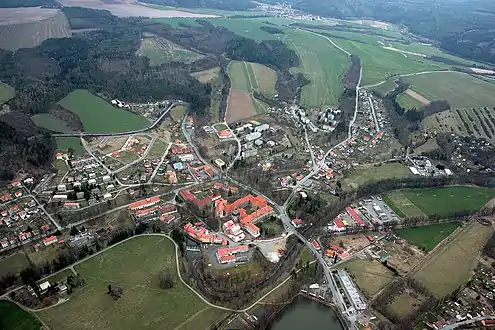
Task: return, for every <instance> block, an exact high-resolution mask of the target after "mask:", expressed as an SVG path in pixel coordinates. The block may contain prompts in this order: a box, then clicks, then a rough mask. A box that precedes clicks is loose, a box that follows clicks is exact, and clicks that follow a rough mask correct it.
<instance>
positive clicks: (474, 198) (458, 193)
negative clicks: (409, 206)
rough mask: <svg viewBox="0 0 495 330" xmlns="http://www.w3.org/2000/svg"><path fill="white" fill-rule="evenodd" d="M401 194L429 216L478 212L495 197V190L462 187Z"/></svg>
mask: <svg viewBox="0 0 495 330" xmlns="http://www.w3.org/2000/svg"><path fill="white" fill-rule="evenodd" d="M401 193H402V195H403V196H404V197H406V198H407V199H408V200H410V201H411V202H412V203H413V204H414V205H416V206H417V207H418V208H419V209H421V211H423V212H424V213H425V214H426V215H428V216H429V215H434V214H436V215H439V216H448V215H449V214H452V213H453V212H460V211H465V210H469V211H477V210H479V209H481V208H482V207H483V206H484V205H485V204H486V203H487V202H488V201H489V200H490V199H492V198H494V197H495V189H490V188H483V187H461V186H454V187H441V188H425V189H405V190H402V191H401Z"/></svg>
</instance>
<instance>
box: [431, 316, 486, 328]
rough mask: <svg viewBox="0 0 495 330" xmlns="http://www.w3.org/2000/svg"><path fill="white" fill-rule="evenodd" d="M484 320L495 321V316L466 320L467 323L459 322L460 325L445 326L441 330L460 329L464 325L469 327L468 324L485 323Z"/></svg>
mask: <svg viewBox="0 0 495 330" xmlns="http://www.w3.org/2000/svg"><path fill="white" fill-rule="evenodd" d="M483 320H495V316H494V315H491V316H479V317H474V318H472V319H470V320H466V321H462V322H458V323H454V324H449V325H446V326H444V327H443V328H440V329H441V330H452V329H457V328H459V327H461V326H463V325H468V324H472V323H476V322H479V321H483Z"/></svg>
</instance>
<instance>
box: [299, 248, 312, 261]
mask: <svg viewBox="0 0 495 330" xmlns="http://www.w3.org/2000/svg"><path fill="white" fill-rule="evenodd" d="M314 260H315V256H314V255H313V254H312V253H311V251H310V250H309V249H308V248H307V247H304V248H303V249H302V251H301V254H300V255H299V262H300V263H301V264H302V265H306V263H307V262H311V261H314Z"/></svg>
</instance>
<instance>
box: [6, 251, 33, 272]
mask: <svg viewBox="0 0 495 330" xmlns="http://www.w3.org/2000/svg"><path fill="white" fill-rule="evenodd" d="M28 267H29V263H28V260H27V259H26V256H25V255H24V253H15V254H12V255H10V256H8V257H5V258H2V259H0V277H2V276H5V275H7V274H9V273H11V274H14V275H16V274H19V273H20V271H21V270H23V269H25V268H28Z"/></svg>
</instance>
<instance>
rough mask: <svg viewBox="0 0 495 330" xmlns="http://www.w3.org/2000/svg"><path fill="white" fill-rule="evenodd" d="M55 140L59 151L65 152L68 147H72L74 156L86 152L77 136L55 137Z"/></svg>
mask: <svg viewBox="0 0 495 330" xmlns="http://www.w3.org/2000/svg"><path fill="white" fill-rule="evenodd" d="M55 142H56V143H57V150H59V151H63V152H67V150H68V149H72V150H74V155H76V156H79V155H82V154H84V153H85V152H86V151H85V150H84V147H83V146H82V144H81V140H80V139H79V138H77V137H56V138H55Z"/></svg>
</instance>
